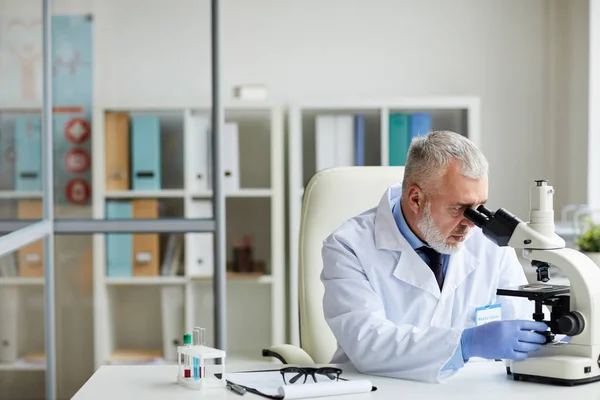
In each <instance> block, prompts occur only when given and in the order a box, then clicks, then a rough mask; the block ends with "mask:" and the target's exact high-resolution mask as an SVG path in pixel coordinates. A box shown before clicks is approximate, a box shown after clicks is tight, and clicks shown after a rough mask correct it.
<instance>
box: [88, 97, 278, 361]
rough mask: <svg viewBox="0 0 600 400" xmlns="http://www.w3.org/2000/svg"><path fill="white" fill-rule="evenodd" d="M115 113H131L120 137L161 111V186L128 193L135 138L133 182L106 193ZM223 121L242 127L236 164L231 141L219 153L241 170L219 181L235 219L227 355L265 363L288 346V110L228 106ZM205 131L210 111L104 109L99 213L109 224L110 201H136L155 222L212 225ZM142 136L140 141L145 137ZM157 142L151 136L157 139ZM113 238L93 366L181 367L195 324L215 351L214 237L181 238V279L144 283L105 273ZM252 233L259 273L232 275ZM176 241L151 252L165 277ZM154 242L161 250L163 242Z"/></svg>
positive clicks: (97, 251)
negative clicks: (270, 349) (182, 349)
mask: <svg viewBox="0 0 600 400" xmlns="http://www.w3.org/2000/svg"><path fill="white" fill-rule="evenodd" d="M108 113H123V114H124V115H126V116H127V119H128V122H127V123H126V124H125V125H122V126H121V129H122V130H123V131H122V132H120V133H119V134H128V135H130V137H131V135H132V133H131V132H132V122H131V121H132V118H133V117H136V116H139V115H144V116H152V117H153V116H158V118H159V119H158V121H159V123H158V125H159V126H160V135H159V137H160V157H159V159H160V163H159V167H160V168H159V170H160V177H161V182H160V185H159V187H158V188H156V187H153V188H151V189H147V188H144V189H135V188H133V187H132V180H133V178H134V177H133V175H132V174H133V173H132V172H131V170H132V168H133V167H132V165H131V163H132V161H131V160H132V158H133V157H134V151H135V150H134V148H133V143H134V141H133V140H131V139H130V140H129V143H128V146H129V150H128V151H127V154H128V155H129V157H130V158H129V161H128V163H129V164H128V166H127V171H125V172H128V173H129V174H130V175H129V183H128V184H127V185H122V186H121V187H119V188H115V187H107V183H106V182H107V181H106V179H105V178H106V177H107V176H108V174H107V165H110V164H111V163H113V162H114V160H108V161H107V160H106V157H103V155H106V154H107V151H109V150H108V148H107V141H108V142H109V144H108V146H110V145H111V143H112V145H114V144H115V143H119V141H121V140H122V139H123V138H122V137H121V138H120V139H115V138H116V136H114V135H115V133H114V132H113V133H110V134H111V135H113V136H112V137H110V138H109V139H107V136H106V135H107V134H109V133H108V131H109V130H111V129H115V128H114V127H115V126H116V123H115V122H114V121H112V122H109V123H107V122H106V115H107V114H108ZM111 118H112V117H111ZM224 118H225V124H226V126H233V125H229V124H235V126H237V134H238V136H237V137H238V141H237V143H238V146H237V148H238V149H239V151H238V152H237V153H238V154H237V159H238V164H237V165H239V169H236V168H235V165H236V164H235V163H231V162H230V161H231V160H229V159H228V158H226V157H228V156H229V155H230V153H231V152H232V151H235V146H234V147H229V149H230V150H231V151H230V152H225V153H224V154H223V155H222V157H225V158H222V160H223V162H224V164H223V165H224V167H225V169H226V170H228V167H233V168H234V169H233V172H232V175H231V176H229V175H228V176H226V177H223V179H224V181H225V184H224V186H223V190H224V193H225V196H226V208H225V214H226V221H227V222H226V228H227V229H226V236H227V240H226V248H227V266H228V273H227V315H228V318H227V332H228V337H227V343H228V348H227V355H228V359H232V358H233V359H236V358H240V359H247V358H253V359H257V360H260V359H262V355H261V350H262V349H263V348H265V347H267V346H269V345H272V344H275V343H282V342H284V341H285V337H284V336H285V322H284V321H285V320H284V318H285V316H284V313H285V300H284V299H285V297H284V296H285V289H284V287H285V274H284V271H285V253H284V248H285V215H284V211H285V210H284V197H285V189H284V172H283V171H284V151H285V149H284V141H283V130H284V122H283V111H282V109H281V108H280V107H277V106H274V105H272V104H266V103H244V102H232V103H228V104H225V105H224ZM146 122H148V121H146ZM121 123H122V124H123V122H121ZM209 124H210V106H209V105H203V106H196V105H194V106H190V107H182V108H170V109H151V108H142V107H139V106H131V107H123V106H120V107H109V106H102V107H97V108H96V109H95V112H94V118H93V129H92V132H93V133H92V136H93V140H94V157H93V160H92V168H93V176H94V178H93V180H92V182H93V185H94V186H93V189H92V196H93V197H92V199H93V218H94V219H105V218H108V217H109V216H108V214H107V204H110V203H111V202H130V204H133V202H136V201H151V202H150V203H146V204H158V210H159V211H158V216H157V217H158V218H174V219H181V220H183V219H195V218H207V219H209V218H212V195H213V193H212V190H211V184H210V182H209V181H208V179H207V178H208V177H209V176H210V170H208V169H207V168H208V166H209V165H211V162H210V148H211V147H210V143H207V142H206V140H207V138H208V137H209V135H207V132H208V129H209ZM123 126H127V127H128V129H123ZM224 130H226V129H224ZM123 132H124V133H123ZM148 132H149V131H148ZM136 134H139V135H143V134H145V131H144V130H142V131H138V132H137V133H136ZM222 134H223V135H225V134H226V133H222ZM154 135H156V134H154ZM154 139H156V138H155V137H150V136H149V140H154ZM222 140H224V142H223V143H225V144H224V148H228V147H227V146H228V145H229V143H230V142H229V141H226V140H225V139H222ZM207 146H208V147H207ZM148 151H150V150H148ZM233 160H235V159H233ZM236 171H239V172H238V173H239V175H238V177H237V179H238V180H239V185H236V184H235V183H231V184H228V183H227V181H228V179H231V177H235V174H236ZM108 186H110V185H108ZM131 207H132V208H134V207H135V205H132V206H131ZM109 235H110V234H107V235H105V234H95V235H94V252H93V254H94V260H93V263H94V267H93V268H94V302H95V315H94V355H95V360H94V364H95V367H96V368H97V367H99V366H101V365H103V364H106V363H120V364H123V363H125V364H128V363H132V364H133V363H173V364H175V363H176V362H177V360H176V351H175V349H176V344H177V340H179V341H181V339H182V335H183V333H184V332H191V331H192V330H193V328H194V327H196V326H202V327H204V328H206V332H207V338H206V340H207V345H209V346H214V341H213V322H214V321H213V318H214V316H213V312H214V307H213V286H212V285H213V279H212V271H213V260H214V257H213V251H214V249H213V233H186V234H183V235H181V236H179V240H180V242H181V244H182V251H181V258H180V263H181V265H180V267H179V268H176V269H177V273H176V274H175V275H172V274H170V275H156V274H155V275H154V276H147V275H146V276H136V274H135V272H133V273H132V274H130V275H129V276H118V275H117V276H114V275H113V276H108V275H109V273H108V272H107V264H108V262H109V256H108V252H109V251H110V250H109V248H110V244H107V243H109V242H108V241H107V238H108V237H109ZM134 235H136V234H132V235H131V236H134ZM137 235H140V236H141V234H137ZM146 235H148V234H146ZM149 235H153V234H149ZM244 236H249V237H250V238H251V244H252V256H253V260H254V267H257V271H251V272H234V271H232V269H233V249H234V245H235V244H236V243H237V242H240V241H242V240H243V238H244ZM169 239H170V234H161V235H159V238H158V243H160V247H159V250H158V252H157V253H152V254H153V255H155V256H158V260H159V261H158V263H159V268H158V271H159V272H158V274H160V273H161V272H160V271H161V264H162V262H163V261H164V257H165V255H166V254H167V253H168V247H169V244H168V243H169ZM127 240H129V239H127ZM133 240H135V239H133ZM151 240H154V243H156V238H154V239H151ZM133 257H134V258H135V255H134V256H133ZM134 269H135V266H134Z"/></svg>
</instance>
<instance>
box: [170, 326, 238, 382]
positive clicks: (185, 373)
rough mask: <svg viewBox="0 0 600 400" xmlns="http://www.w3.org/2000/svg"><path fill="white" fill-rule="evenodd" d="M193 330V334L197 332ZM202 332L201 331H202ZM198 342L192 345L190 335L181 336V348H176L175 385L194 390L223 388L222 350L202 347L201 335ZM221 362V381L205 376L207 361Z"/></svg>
mask: <svg viewBox="0 0 600 400" xmlns="http://www.w3.org/2000/svg"><path fill="white" fill-rule="evenodd" d="M199 329H201V328H196V329H194V333H196V332H198V333H200V332H199ZM202 331H203V329H202ZM199 336H200V340H199V341H198V342H195V343H192V340H191V335H190V334H185V335H183V343H184V345H183V346H177V364H178V368H177V383H179V384H180V385H182V386H184V387H186V388H188V389H194V390H203V389H210V388H222V387H225V384H226V380H225V357H226V353H225V351H224V350H220V349H215V348H213V347H208V346H205V345H204V340H203V335H202V333H200V335H199ZM216 359H218V360H221V362H220V365H221V379H219V378H217V377H215V376H214V375H213V376H209V375H207V374H206V372H205V371H206V361H207V360H216Z"/></svg>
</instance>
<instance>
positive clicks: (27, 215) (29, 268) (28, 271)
mask: <svg viewBox="0 0 600 400" xmlns="http://www.w3.org/2000/svg"><path fill="white" fill-rule="evenodd" d="M42 206H43V205H42V202H41V201H40V200H19V202H18V205H17V215H18V218H19V219H31V220H41V219H42V217H43V210H42ZM43 251H44V239H40V240H38V241H35V242H33V243H30V244H28V245H27V246H24V247H21V248H20V249H19V250H17V253H18V255H19V256H18V260H19V261H18V264H19V275H20V276H24V277H38V278H39V277H42V276H44V254H43Z"/></svg>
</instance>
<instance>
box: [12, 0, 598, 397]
mask: <svg viewBox="0 0 600 400" xmlns="http://www.w3.org/2000/svg"><path fill="white" fill-rule="evenodd" d="M40 3H41V2H40V1H39V0H36V1H33V0H0V14H4V13H7V12H8V13H31V14H39V13H40V8H39V7H40ZM54 4H55V10H56V12H57V13H81V12H93V14H94V21H95V25H94V35H95V40H96V45H95V52H96V60H95V61H96V63H95V65H94V68H95V72H96V77H95V91H96V102H97V103H104V104H109V105H115V106H127V105H144V104H146V105H177V104H185V103H189V102H200V101H207V100H209V98H210V38H209V32H210V26H209V22H210V20H209V1H208V0H202V1H199V0H176V1H169V2H167V1H164V0H152V1H151V0H55V1H54ZM587 4H588V1H587V0H571V1H569V2H566V1H561V0H529V1H520V0H486V1H482V0H453V1H447V0H419V1H414V0H362V1H361V0H302V1H292V0H287V1H284V0H226V1H223V2H222V13H223V15H222V33H223V38H222V46H223V49H222V62H223V85H224V91H225V94H226V96H229V93H230V89H231V87H232V86H233V85H234V84H239V83H254V82H259V83H264V84H266V85H267V87H268V88H269V93H270V96H271V98H272V99H274V100H282V101H285V100H287V99H293V98H298V97H311V96H322V95H325V96H334V97H341V96H348V97H355V96H360V95H364V96H385V95H476V96H480V97H481V98H482V118H483V126H482V136H483V150H484V151H485V152H486V154H487V156H488V158H489V160H490V163H491V167H492V177H491V184H490V204H491V205H492V206H494V207H496V206H504V207H507V208H508V209H509V210H511V211H512V212H514V213H516V214H517V215H519V216H520V217H522V218H525V219H527V218H528V215H527V212H528V201H529V199H528V195H529V191H528V187H529V185H530V184H531V183H532V180H534V179H540V178H547V179H549V180H550V181H551V183H552V184H553V185H554V186H555V187H556V189H557V195H556V202H555V209H556V210H559V209H560V207H561V206H562V205H564V204H567V203H572V202H585V201H586V200H587V197H586V196H587V174H586V173H585V170H586V167H587V69H586V68H587V54H588V50H587V27H588V14H587V13H588V5H587ZM567 134H568V135H569V136H568V137H567ZM90 311H91V310H90ZM68 329H69V327H68V326H65V327H64V329H63V331H68ZM85 340H91V336H90V337H87V338H86V339H85ZM89 346H92V344H91V342H90V343H89ZM61 357H63V359H65V360H68V354H63V355H61ZM91 362H92V360H91V359H90V365H88V366H85V367H83V368H81V371H83V372H82V376H81V377H75V376H73V374H75V372H76V370H77V368H76V367H75V368H73V366H71V367H69V368H66V367H65V368H66V369H63V372H64V373H63V374H62V375H63V376H59V378H61V379H62V380H63V381H64V380H66V381H67V382H78V381H81V380H85V379H86V378H87V376H86V374H88V371H89V369H90V366H91ZM66 371H69V376H68V377H65V376H64V375H65V374H66ZM59 372H60V371H59ZM64 387H65V386H64V384H63V388H64ZM61 394H62V395H63V396H66V397H68V396H70V395H71V394H72V393H71V392H70V389H67V390H65V389H63V390H62V393H61Z"/></svg>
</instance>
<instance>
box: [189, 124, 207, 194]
mask: <svg viewBox="0 0 600 400" xmlns="http://www.w3.org/2000/svg"><path fill="white" fill-rule="evenodd" d="M187 123H188V126H187V129H188V131H189V132H190V134H189V135H188V138H189V143H186V145H185V149H186V150H185V151H186V158H187V159H188V160H190V164H189V165H190V168H191V173H190V174H189V175H188V179H189V182H188V185H187V186H188V187H189V188H190V190H191V191H192V193H206V192H208V191H209V190H210V189H211V183H210V182H211V180H210V178H211V172H212V171H211V169H210V154H211V150H212V149H211V142H210V131H209V129H210V127H209V121H208V118H207V117H204V116H198V115H192V116H189V117H188V119H187Z"/></svg>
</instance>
